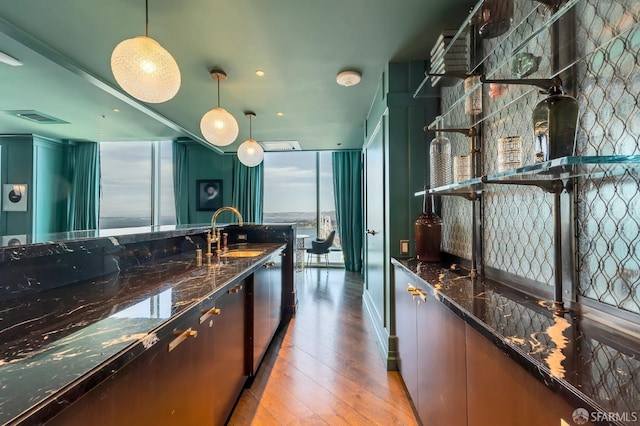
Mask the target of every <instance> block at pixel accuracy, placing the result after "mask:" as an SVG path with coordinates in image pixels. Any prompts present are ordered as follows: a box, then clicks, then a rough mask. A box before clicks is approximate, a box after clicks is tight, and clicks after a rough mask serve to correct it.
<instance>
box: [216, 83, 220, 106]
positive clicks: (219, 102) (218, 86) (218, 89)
mask: <svg viewBox="0 0 640 426" xmlns="http://www.w3.org/2000/svg"><path fill="white" fill-rule="evenodd" d="M216 80H218V108H220V77H219V76H218V78H216Z"/></svg>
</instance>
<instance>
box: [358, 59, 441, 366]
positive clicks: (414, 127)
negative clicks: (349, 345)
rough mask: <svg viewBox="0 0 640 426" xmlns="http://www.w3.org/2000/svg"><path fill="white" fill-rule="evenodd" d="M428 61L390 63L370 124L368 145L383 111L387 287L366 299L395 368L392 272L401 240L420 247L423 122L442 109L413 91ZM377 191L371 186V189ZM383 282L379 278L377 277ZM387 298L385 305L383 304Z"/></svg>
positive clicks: (425, 146)
mask: <svg viewBox="0 0 640 426" xmlns="http://www.w3.org/2000/svg"><path fill="white" fill-rule="evenodd" d="M425 69H426V64H425V63H424V61H416V62H411V63H390V64H388V67H387V70H386V72H385V73H384V75H383V76H382V78H381V87H382V88H386V89H385V90H386V91H385V92H384V93H382V94H378V95H377V96H376V98H375V99H374V102H373V104H372V107H371V110H370V113H369V116H368V117H367V121H366V123H365V127H366V129H367V130H366V131H365V149H366V142H367V140H368V138H367V135H368V134H370V132H371V131H373V129H374V128H375V125H376V124H377V123H378V122H379V121H380V119H381V116H383V115H386V117H384V120H385V123H386V125H385V131H384V136H383V137H384V142H383V149H384V170H385V177H384V192H385V197H384V205H383V206H380V208H381V209H382V210H383V211H384V215H385V227H384V241H385V250H384V251H385V265H386V267H385V268H384V279H383V280H382V282H381V284H379V285H381V286H382V287H381V288H371V286H369V287H368V288H366V289H365V292H367V294H366V295H365V296H366V297H365V303H367V302H369V303H372V304H374V306H371V307H369V312H375V311H378V310H379V309H382V311H381V312H383V315H382V318H375V317H374V316H371V320H372V321H373V322H374V324H373V325H374V326H375V327H376V329H377V335H378V338H379V339H380V338H382V339H384V338H385V337H386V338H387V339H388V341H380V342H379V343H380V347H381V348H383V351H386V353H385V354H384V355H385V357H386V360H387V366H388V367H389V368H390V369H393V368H395V363H394V356H395V355H394V350H395V344H394V341H395V312H394V305H395V304H394V300H393V293H394V292H393V282H392V279H391V274H390V270H391V269H390V267H389V265H390V262H391V257H395V256H400V240H409V242H410V255H413V254H414V253H415V251H414V242H413V240H414V234H413V222H414V221H415V218H416V217H417V216H418V214H420V212H421V210H422V199H421V198H416V197H414V196H413V194H414V193H415V192H416V191H419V190H421V189H422V188H423V187H424V184H425V181H426V180H425V174H426V173H427V170H428V169H427V167H426V162H427V160H428V157H427V153H428V144H429V141H430V138H428V135H427V134H425V133H424V131H423V127H424V125H425V124H426V123H429V122H430V121H431V120H433V117H434V116H435V114H436V111H437V101H436V97H435V96H433V97H430V96H428V97H424V98H418V99H414V98H413V92H414V91H415V89H416V88H417V86H418V84H419V83H420V82H421V81H422V79H423V77H424V70H425ZM370 190H376V189H373V188H366V191H370ZM375 282H376V283H378V282H379V281H375ZM380 303H382V306H380V305H379V304H380Z"/></svg>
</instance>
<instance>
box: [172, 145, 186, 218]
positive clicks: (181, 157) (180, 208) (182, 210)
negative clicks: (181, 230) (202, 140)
mask: <svg viewBox="0 0 640 426" xmlns="http://www.w3.org/2000/svg"><path fill="white" fill-rule="evenodd" d="M172 151H173V196H174V201H175V207H176V224H177V225H183V224H188V223H189V169H188V164H187V146H186V145H185V144H183V143H180V142H179V141H177V140H176V141H173V144H172Z"/></svg>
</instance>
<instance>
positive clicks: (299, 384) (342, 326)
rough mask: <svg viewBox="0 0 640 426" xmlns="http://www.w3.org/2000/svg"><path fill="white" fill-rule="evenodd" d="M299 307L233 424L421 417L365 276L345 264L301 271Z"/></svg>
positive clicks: (409, 421)
mask: <svg viewBox="0 0 640 426" xmlns="http://www.w3.org/2000/svg"><path fill="white" fill-rule="evenodd" d="M296 280H297V291H298V301H299V305H298V312H297V313H296V316H295V317H294V318H293V319H292V320H291V321H290V323H289V324H288V326H287V327H284V328H283V329H281V330H280V331H279V332H278V333H277V334H276V336H275V337H274V341H273V343H272V345H271V347H270V349H269V350H268V351H267V354H266V355H265V359H264V361H263V363H262V366H261V367H260V370H259V371H258V375H257V376H256V378H255V380H254V382H253V384H252V386H251V387H250V388H248V389H245V390H244V392H243V394H242V396H241V397H240V400H239V401H238V404H237V406H236V409H235V411H234V412H233V414H232V416H231V418H230V420H229V425H234V426H235V425H238V426H240V425H242V426H243V425H261V426H262V425H278V426H280V425H331V426H333V425H369V424H376V425H417V424H418V423H417V421H416V419H415V416H414V413H413V410H412V407H411V404H410V402H409V399H408V397H407V395H406V391H405V389H404V386H403V384H402V380H401V378H400V376H399V374H398V373H397V372H388V371H386V369H385V365H384V363H383V360H382V358H381V357H380V354H379V352H378V349H377V347H376V343H375V338H374V334H373V330H372V328H371V326H370V325H369V324H368V322H367V319H366V318H365V313H364V311H363V307H362V279H361V278H360V275H359V274H356V273H352V272H347V271H344V270H342V269H329V270H328V271H327V270H325V269H323V268H309V269H306V270H304V271H302V272H297V273H296Z"/></svg>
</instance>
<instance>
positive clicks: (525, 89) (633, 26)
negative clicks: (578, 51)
mask: <svg viewBox="0 0 640 426" xmlns="http://www.w3.org/2000/svg"><path fill="white" fill-rule="evenodd" d="M639 28H640V22H635V23H634V22H631V23H630V24H629V26H627V27H624V28H622V29H621V30H620V31H619V32H618V33H617V34H616V35H615V36H613V37H611V38H610V39H608V40H607V41H606V42H604V43H603V44H601V45H600V46H597V47H596V48H595V49H593V50H592V51H591V52H589V53H588V54H585V55H584V56H581V57H578V58H576V59H575V60H573V61H572V62H571V63H569V64H567V65H566V66H564V67H563V68H562V69H560V70H558V71H557V72H556V73H553V74H550V75H545V76H540V78H553V77H557V76H559V75H560V74H561V73H563V72H565V71H568V70H569V69H571V68H572V67H573V66H575V65H576V64H578V63H580V62H584V63H588V62H590V61H594V60H597V57H598V56H600V55H603V54H604V53H605V52H606V51H607V49H610V46H611V44H612V43H615V42H616V41H618V40H624V39H626V38H628V37H629V36H630V34H632V33H633V32H635V31H638V29H639ZM536 74H539V72H538V73H536ZM534 77H535V76H529V77H527V78H534ZM487 78H488V79H493V78H495V76H487ZM535 78H538V77H535ZM485 84H486V83H485ZM479 85H480V84H478V85H476V86H474V89H473V90H475V88H476V87H477V86H479ZM519 87H520V89H516V90H519V92H518V94H517V95H516V96H514V97H512V98H511V99H509V100H508V101H507V102H503V103H502V105H500V106H499V107H498V108H493V110H492V112H491V113H490V114H487V115H479V116H476V120H474V121H473V122H472V123H471V125H469V122H468V121H465V122H464V123H447V126H448V127H457V126H463V127H477V126H479V125H480V124H482V123H483V122H484V121H486V120H490V119H492V118H494V117H498V116H499V115H500V114H502V112H503V110H504V109H506V108H509V107H510V106H511V105H513V104H514V103H517V102H520V100H521V99H523V98H528V97H530V96H539V90H540V89H539V88H537V87H534V86H519ZM510 90H513V89H510ZM469 93H471V92H469ZM466 97H467V96H466V95H464V94H463V95H462V97H461V98H460V99H457V100H456V102H455V103H454V104H452V106H451V108H449V109H448V110H447V111H446V114H447V115H450V114H451V113H452V112H453V111H454V109H455V108H456V107H459V106H460V102H464V99H465V98H466ZM540 99H542V96H541V97H540ZM493 101H494V100H491V101H490V102H493ZM468 117H469V116H465V118H468ZM435 125H436V122H435V121H433V122H432V123H430V124H429V125H428V128H429V130H435ZM521 136H522V135H521Z"/></svg>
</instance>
